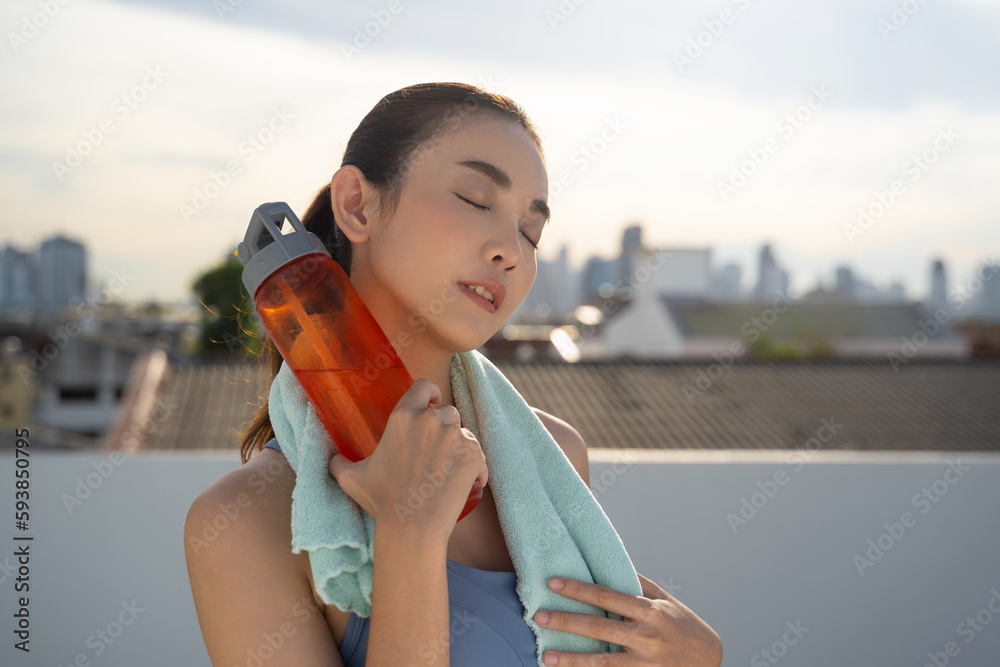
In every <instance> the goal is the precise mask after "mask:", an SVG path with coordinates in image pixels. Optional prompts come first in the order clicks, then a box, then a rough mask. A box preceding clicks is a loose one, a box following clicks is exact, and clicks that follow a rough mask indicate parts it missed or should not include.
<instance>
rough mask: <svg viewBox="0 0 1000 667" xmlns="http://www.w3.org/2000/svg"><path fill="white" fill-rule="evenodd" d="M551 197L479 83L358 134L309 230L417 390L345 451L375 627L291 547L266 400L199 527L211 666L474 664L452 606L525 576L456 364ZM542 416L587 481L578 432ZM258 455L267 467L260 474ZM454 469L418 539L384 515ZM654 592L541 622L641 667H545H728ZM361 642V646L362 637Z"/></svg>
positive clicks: (558, 655)
mask: <svg viewBox="0 0 1000 667" xmlns="http://www.w3.org/2000/svg"><path fill="white" fill-rule="evenodd" d="M547 190H548V180H547V176H546V171H545V163H544V159H543V155H542V147H541V141H540V140H539V137H538V135H537V133H536V131H535V129H534V127H533V125H532V124H531V122H530V121H529V120H528V118H527V117H526V116H525V114H524V112H523V111H522V110H521V109H520V107H518V106H517V105H516V104H515V103H514V102H512V101H511V100H509V99H508V98H506V97H503V96H500V95H494V94H490V93H487V92H484V91H482V90H480V89H478V88H475V87H473V86H469V85H465V84H454V83H437V84H422V85H416V86H410V87H407V88H404V89H402V90H399V91H396V92H394V93H392V94H390V95H387V96H386V97H384V98H383V99H382V100H381V101H380V102H379V103H378V104H377V105H376V106H375V107H374V108H373V109H372V110H371V112H369V114H368V115H367V116H366V117H365V118H364V119H363V120H362V121H361V124H360V125H359V126H358V128H357V129H356V130H355V131H354V133H353V134H352V135H351V138H350V140H349V142H348V145H347V149H346V151H345V153H344V158H343V161H342V166H341V167H340V169H339V170H338V171H337V172H336V173H335V174H334V175H333V177H332V179H331V182H330V184H329V185H327V186H325V187H324V188H323V189H322V190H321V191H320V192H319V194H318V195H317V197H316V199H315V201H313V203H312V205H311V206H310V207H309V210H308V211H307V212H306V214H305V216H304V217H303V223H304V225H305V226H306V228H307V229H309V230H310V231H312V232H313V233H315V234H316V235H317V236H318V237H319V238H320V239H322V240H323V242H324V243H325V244H326V246H327V247H328V248H329V249H330V251H331V255H332V256H333V257H334V258H335V259H336V260H337V261H338V262H339V263H340V264H341V266H343V267H344V269H345V271H346V272H347V273H348V275H349V276H350V278H351V282H352V283H353V284H354V285H355V287H356V288H357V290H358V292H359V294H360V295H361V297H362V299H363V300H364V301H365V303H366V305H367V306H368V308H369V310H370V311H371V312H372V315H373V316H374V317H375V319H376V320H377V321H378V323H379V325H380V326H381V327H382V329H383V331H384V332H385V333H386V336H387V337H388V339H389V340H390V341H393V342H394V343H399V345H398V352H399V355H400V357H401V359H402V360H403V363H404V364H405V365H406V367H407V369H408V370H409V371H410V374H411V375H412V376H413V377H414V378H416V380H415V381H414V383H413V385H412V386H411V387H410V388H409V390H408V391H407V392H406V393H405V394H404V395H403V397H402V398H401V399H400V401H399V402H398V404H397V405H396V407H395V409H394V411H393V413H392V415H391V416H390V418H389V422H388V424H387V426H386V430H385V433H384V434H383V436H382V439H381V440H380V443H379V446H378V448H377V449H376V450H375V453H373V454H372V455H371V456H370V457H368V458H367V459H364V460H362V461H359V462H356V463H350V462H348V461H347V460H346V459H344V457H342V456H341V455H339V454H337V455H335V456H334V457H333V458H332V459H331V461H330V474H331V475H333V476H334V478H335V479H336V480H337V483H338V484H339V485H340V486H341V488H343V490H344V491H345V492H346V493H347V494H348V495H350V496H351V497H352V498H353V499H354V500H355V501H356V502H357V503H358V504H359V505H360V506H361V507H362V508H364V509H365V511H367V512H368V513H369V514H370V515H371V516H372V517H373V518H374V519H375V523H376V530H375V537H374V539H375V551H374V554H375V565H374V573H373V591H372V612H371V617H370V618H369V619H358V618H357V617H353V618H352V615H351V614H348V613H346V612H343V611H341V610H340V609H338V608H337V607H336V606H334V605H329V606H326V605H324V604H323V603H322V601H321V599H320V598H319V596H318V594H317V593H316V592H315V589H314V586H313V581H312V571H311V568H310V566H309V561H308V555H307V553H306V552H302V553H299V554H293V553H292V552H291V551H290V550H289V544H290V543H291V526H290V521H289V516H290V513H291V493H292V488H293V486H294V483H295V475H294V473H293V472H292V470H291V468H290V467H289V465H288V463H287V462H286V461H285V459H284V457H283V456H282V455H281V453H280V445H278V444H277V443H276V441H275V440H273V438H274V432H273V430H272V429H271V426H270V422H269V419H268V412H267V405H266V404H265V405H264V407H263V408H262V409H261V411H260V413H259V414H258V415H257V416H256V418H255V420H254V421H253V423H252V424H251V426H250V428H249V430H248V431H247V433H245V434H244V437H243V442H242V444H241V453H242V458H243V462H244V465H243V466H242V467H241V468H239V469H237V470H234V471H232V472H230V473H228V474H226V475H224V476H223V477H221V478H220V479H219V480H217V481H215V482H214V483H213V484H211V485H210V486H209V487H208V488H206V489H205V490H204V491H203V492H202V493H201V494H200V495H199V496H198V498H197V499H196V500H195V502H194V503H193V504H192V506H191V509H190V511H189V513H188V518H187V522H186V525H185V552H186V555H187V562H188V571H189V573H190V577H191V587H192V591H193V593H194V599H195V605H196V608H197V611H198V618H199V621H200V623H201V628H202V633H203V635H204V638H205V644H206V646H207V647H208V652H209V655H210V656H211V659H212V662H213V664H215V665H218V666H222V665H225V666H226V667H230V666H232V665H253V664H266V665H298V666H311V665H315V666H317V667H319V666H321V665H322V666H324V667H328V666H330V665H343V664H345V662H346V663H347V664H367V665H369V666H375V667H382V666H387V667H388V666H392V667H396V666H399V665H410V664H415V665H424V664H428V663H433V664H438V665H448V664H449V662H450V660H451V656H452V655H454V656H455V657H456V660H458V658H459V656H461V655H468V654H469V653H468V652H469V650H470V647H467V646H463V645H462V644H461V641H462V639H463V637H461V636H460V635H461V629H460V628H458V627H456V625H455V624H454V622H453V619H451V618H450V617H449V590H451V592H452V594H453V595H454V593H455V587H456V586H458V585H464V583H463V582H465V580H466V579H467V578H469V577H472V578H474V577H475V576H477V573H478V574H479V575H482V576H485V577H489V576H493V575H498V576H499V577H500V578H501V579H502V578H503V576H504V575H510V579H507V580H505V581H507V582H508V583H509V584H510V587H511V589H512V587H513V582H514V579H513V577H514V572H513V570H514V566H513V563H512V561H511V558H510V554H509V552H508V550H507V546H506V543H505V541H504V536H503V532H502V530H501V527H500V523H499V520H498V518H497V511H496V504H495V502H494V499H493V496H492V493H491V490H490V487H489V485H488V478H489V475H488V470H487V469H486V460H485V457H484V455H483V452H482V449H481V447H480V446H479V443H478V441H477V440H476V438H475V437H474V435H473V434H472V432H471V431H469V430H467V429H463V428H462V427H461V424H460V418H459V414H458V410H457V409H456V408H455V407H454V405H455V404H454V400H453V397H452V393H451V384H450V375H449V368H450V364H451V359H452V356H453V355H454V354H455V353H456V352H463V351H468V350H473V349H476V348H479V347H480V346H481V345H482V344H483V343H485V342H486V341H487V340H488V339H489V338H490V337H491V336H493V334H495V333H496V332H497V331H498V330H499V328H500V327H501V326H502V325H503V324H504V322H505V320H506V319H507V318H508V317H509V316H510V314H511V313H512V312H513V311H514V309H515V308H516V307H517V306H518V304H520V303H521V301H522V300H523V299H524V297H525V296H526V295H527V293H528V290H529V289H530V288H531V285H532V282H533V281H534V279H535V273H536V260H535V251H536V248H537V246H538V243H539V240H540V238H541V236H542V233H543V230H544V228H545V226H546V224H547V222H548V218H549V210H548V207H547V205H546V200H547ZM266 356H267V358H268V359H269V361H270V371H271V378H273V377H274V376H275V375H276V374H277V371H278V368H279V366H280V357H279V355H278V353H277V350H276V349H275V348H274V347H273V343H271V342H270V340H267V341H266ZM535 412H536V414H537V415H538V417H539V418H540V420H541V421H542V423H543V424H544V425H545V426H546V428H547V429H548V430H549V431H550V432H551V433H552V436H553V438H554V439H555V440H556V442H557V443H558V444H559V446H560V447H561V448H562V449H563V451H564V452H565V453H566V455H567V457H568V458H569V459H570V461H571V462H572V463H573V465H574V467H575V468H576V469H577V470H578V471H579V473H580V475H581V477H582V479H583V480H584V481H585V482H588V483H589V468H588V462H587V449H586V445H585V443H584V442H583V440H582V438H581V437H580V435H579V434H578V433H577V432H576V430H574V429H573V428H572V427H571V426H570V425H569V424H566V423H565V422H563V421H561V420H559V419H557V418H556V417H553V416H551V415H548V414H546V413H544V412H542V411H540V410H536V411H535ZM264 443H267V444H268V445H269V446H268V447H264V448H263V449H262V445H264ZM265 450H270V451H265ZM251 451H258V452H259V454H258V455H256V456H253V458H250V453H251ZM439 470H451V471H453V472H451V473H450V474H449V475H448V476H447V481H446V483H445V484H444V485H443V486H442V487H441V488H440V489H439V490H438V491H437V492H436V493H435V494H433V495H432V496H431V498H429V499H427V501H426V502H425V504H424V505H423V506H422V507H421V508H420V511H419V512H416V513H415V515H414V516H412V517H409V518H408V520H407V521H406V522H405V523H401V522H399V521H398V520H392V519H391V518H386V517H391V516H392V514H393V507H396V506H399V505H403V506H405V505H406V496H405V494H406V490H407V489H409V488H412V487H414V486H417V485H419V483H420V482H421V481H423V480H424V479H426V477H425V475H428V474H432V473H433V472H434V471H439ZM475 480H478V481H479V482H480V483H481V484H483V486H484V494H483V499H482V501H481V502H480V504H479V506H478V507H477V508H476V509H475V510H474V511H473V512H472V513H471V514H469V515H468V516H467V517H466V518H464V519H463V520H462V521H461V522H458V523H456V521H457V519H458V516H459V514H460V512H461V510H462V508H463V506H464V504H465V501H466V498H467V496H468V493H469V488H470V487H471V486H472V483H473V481H475ZM222 511H226V512H227V517H228V518H229V519H230V521H229V522H228V527H226V528H225V529H224V530H222V531H220V532H219V534H218V537H217V538H216V539H215V540H214V541H212V542H211V543H210V544H207V545H206V544H205V542H204V541H203V540H202V541H198V540H195V539H194V538H195V537H201V535H202V527H203V525H204V522H205V521H209V523H211V519H212V518H213V517H214V516H217V515H218V514H219V513H220V512H222ZM234 513H235V514H237V516H235V517H234V516H233V515H234ZM380 517H381V518H383V520H380ZM462 568H465V569H464V570H463V569H462ZM456 573H459V574H462V575H466V576H463V577H458V575H457V574H456ZM452 575H455V576H454V577H453V576H452ZM639 579H640V582H641V584H642V590H643V597H636V596H633V595H627V594H624V593H621V592H618V591H611V590H610V589H607V588H605V587H603V586H597V585H594V584H590V583H586V582H581V581H577V580H574V579H566V580H565V586H564V587H563V588H562V589H560V590H559V593H560V594H562V595H566V596H569V597H573V598H576V599H579V600H581V601H584V602H588V603H591V604H594V605H595V606H598V607H601V608H604V609H607V610H608V611H611V612H614V613H616V614H619V615H621V616H623V617H624V618H625V620H624V621H614V620H612V619H610V618H603V617H595V616H593V615H590V614H574V613H568V612H561V611H551V612H550V613H549V618H548V620H547V621H546V620H544V619H543V616H542V614H543V612H544V610H540V611H539V612H538V613H537V614H536V615H535V616H534V620H535V621H536V622H538V623H539V624H541V625H547V626H548V627H552V628H555V629H558V630H561V631H564V632H574V633H577V634H584V635H588V636H591V637H595V638H599V639H604V640H606V641H611V642H614V643H617V644H620V645H622V646H623V648H624V652H622V653H616V654H607V655H599V654H583V653H571V652H559V651H547V652H546V654H545V656H543V658H544V660H545V662H546V664H560V665H597V664H602V665H605V664H622V665H640V664H646V665H653V664H656V665H665V664H670V665H715V666H717V665H718V664H719V662H720V661H721V656H722V647H721V642H720V641H719V638H718V636H717V635H716V634H715V632H714V631H713V630H712V629H711V628H710V627H709V626H708V625H707V624H705V623H704V621H702V620H701V619H700V618H698V617H697V616H696V615H695V614H694V613H692V612H691V611H690V610H689V609H687V607H685V606H684V605H682V604H681V603H679V602H678V601H677V600H676V599H674V598H673V597H672V596H670V595H669V594H668V593H666V592H665V591H664V590H663V589H662V588H660V587H659V586H657V585H656V584H655V583H653V582H652V581H650V580H649V579H647V578H645V577H643V576H642V575H639ZM554 582H555V578H553V580H552V581H550V586H553V589H554V590H555V587H554ZM522 613H523V608H522ZM362 623H368V624H369V625H367V626H366V629H367V632H368V635H367V641H366V642H365V645H364V646H356V645H353V646H351V647H350V650H349V651H347V650H345V648H346V647H345V646H344V645H343V644H344V639H345V635H346V634H347V631H348V628H349V626H350V627H353V629H354V630H357V628H358V627H360V625H359V624H362ZM520 626H521V627H520V628H517V629H516V631H515V630H512V631H511V635H512V636H513V635H514V634H517V638H516V639H514V638H511V637H507V639H508V640H509V641H510V643H511V644H514V643H520V646H519V648H518V650H519V651H520V653H519V655H522V656H527V658H525V659H526V660H530V662H525V663H524V664H534V662H535V659H534V641H533V638H532V636H531V635H530V629H528V628H527V625H526V624H525V623H524V622H523V619H521V620H520ZM526 629H527V630H528V633H525V630H526ZM492 631H495V632H499V633H501V634H503V633H504V630H502V629H499V630H498V629H496V628H494V629H493V630H492ZM472 636H473V634H472V633H469V634H468V635H467V637H466V638H467V639H468V638H471V637H472ZM352 637H353V639H352V642H354V643H355V644H356V642H357V632H354V633H352ZM529 642H530V643H529ZM472 648H475V647H472ZM606 658H611V661H605V659H606ZM491 659H493V660H496V659H497V658H496V656H492V657H491V656H489V655H486V656H479V658H477V660H476V662H475V664H477V665H489V664H499V663H496V662H490V660H491ZM556 659H557V661H558V662H556ZM508 660H510V659H509V658H508ZM366 661H367V662H366ZM522 662H523V660H522ZM507 664H509V662H508V663H507Z"/></svg>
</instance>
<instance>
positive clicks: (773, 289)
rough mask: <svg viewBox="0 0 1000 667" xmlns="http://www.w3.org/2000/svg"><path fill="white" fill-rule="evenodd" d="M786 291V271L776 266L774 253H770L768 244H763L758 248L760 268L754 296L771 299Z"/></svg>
mask: <svg viewBox="0 0 1000 667" xmlns="http://www.w3.org/2000/svg"><path fill="white" fill-rule="evenodd" d="M787 293H788V273H787V272H786V271H783V270H781V269H780V268H778V264H777V262H775V261H774V255H773V254H771V246H770V244H765V245H764V246H762V247H761V249H760V269H759V272H758V274H757V286H756V288H755V289H754V296H755V297H756V298H758V299H773V298H774V297H775V296H778V295H781V294H787Z"/></svg>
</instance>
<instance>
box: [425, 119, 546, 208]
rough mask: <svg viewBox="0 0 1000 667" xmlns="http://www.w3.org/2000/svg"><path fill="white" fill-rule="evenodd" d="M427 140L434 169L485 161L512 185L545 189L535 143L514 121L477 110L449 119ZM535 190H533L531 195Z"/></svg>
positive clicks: (453, 167)
mask: <svg viewBox="0 0 1000 667" xmlns="http://www.w3.org/2000/svg"><path fill="white" fill-rule="evenodd" d="M429 143H432V144H433V146H430V147H428V150H427V158H428V161H430V162H433V163H434V168H435V170H436V171H443V170H446V169H448V170H450V169H456V170H460V169H464V167H461V166H459V164H458V163H460V162H463V161H468V160H479V161H483V162H488V163H490V164H493V165H495V166H496V167H498V168H499V169H501V170H503V171H504V172H506V173H507V174H508V175H509V176H510V180H511V182H512V184H513V186H514V188H526V189H531V190H535V189H538V190H540V191H541V194H543V195H544V194H545V193H546V192H547V190H548V176H547V174H546V171H545V163H544V162H543V160H542V156H541V154H540V153H539V152H538V148H537V147H536V146H535V142H534V141H533V140H532V139H531V137H530V136H529V135H528V133H527V131H525V129H524V128H523V127H521V125H520V124H519V123H517V122H516V121H514V120H512V119H510V118H507V117H505V116H502V115H500V114H499V113H492V112H485V111H481V112H478V113H474V114H472V115H469V116H467V117H465V118H460V119H458V120H454V121H451V122H448V121H446V123H445V127H444V129H443V130H442V131H441V132H440V133H439V134H438V135H437V136H436V137H435V138H433V139H431V140H430V142H429ZM535 194H537V193H533V196H534V195H535Z"/></svg>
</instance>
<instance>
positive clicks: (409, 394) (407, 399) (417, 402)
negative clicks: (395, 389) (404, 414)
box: [396, 378, 441, 411]
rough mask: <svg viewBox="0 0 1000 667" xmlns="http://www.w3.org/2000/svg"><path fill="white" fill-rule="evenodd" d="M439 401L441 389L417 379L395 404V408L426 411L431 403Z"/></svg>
mask: <svg viewBox="0 0 1000 667" xmlns="http://www.w3.org/2000/svg"><path fill="white" fill-rule="evenodd" d="M440 400H441V389H440V388H439V387H438V386H437V385H436V384H434V383H433V382H431V381H430V380H428V379H427V378H417V379H416V380H414V381H413V384H411V385H410V387H409V388H408V389H407V390H406V392H405V393H404V394H403V395H402V396H401V397H400V399H399V402H398V403H396V407H397V408H400V407H401V408H404V409H407V410H414V411H417V410H426V409H427V408H428V407H429V405H430V404H431V403H436V402H439V401H440Z"/></svg>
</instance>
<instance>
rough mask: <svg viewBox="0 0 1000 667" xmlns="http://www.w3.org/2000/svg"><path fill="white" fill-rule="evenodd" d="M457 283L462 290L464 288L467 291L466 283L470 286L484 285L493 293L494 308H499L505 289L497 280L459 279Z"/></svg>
mask: <svg viewBox="0 0 1000 667" xmlns="http://www.w3.org/2000/svg"><path fill="white" fill-rule="evenodd" d="M458 284H459V286H460V287H461V288H462V289H463V290H466V291H468V288H467V287H465V286H466V285H471V286H472V287H485V288H486V289H488V290H489V291H490V292H492V293H493V307H494V308H496V309H497V310H499V309H500V306H501V305H502V304H503V297H504V292H505V290H504V286H503V285H501V284H500V282H499V281H496V280H461V281H459V283H458Z"/></svg>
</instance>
